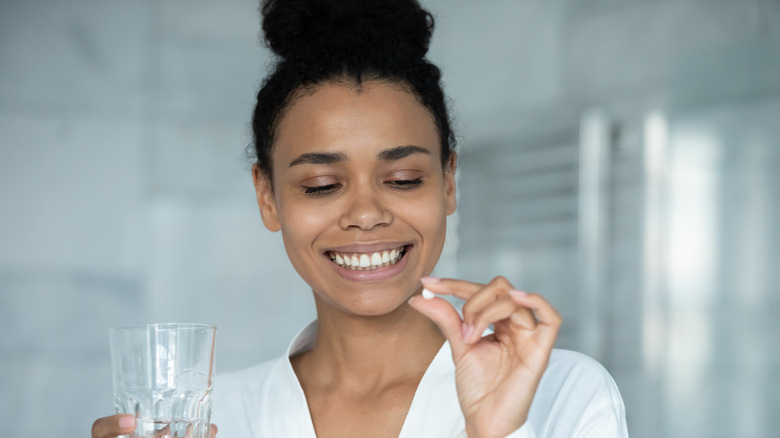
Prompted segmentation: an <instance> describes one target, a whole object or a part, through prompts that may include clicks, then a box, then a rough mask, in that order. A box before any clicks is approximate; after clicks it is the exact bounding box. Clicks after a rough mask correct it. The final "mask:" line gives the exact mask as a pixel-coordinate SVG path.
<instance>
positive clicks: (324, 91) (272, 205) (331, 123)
mask: <svg viewBox="0 0 780 438" xmlns="http://www.w3.org/2000/svg"><path fill="white" fill-rule="evenodd" d="M454 162H455V160H454V157H453V160H452V163H454ZM253 174H254V176H255V187H256V189H257V195H258V203H259V205H260V210H261V213H262V216H263V221H264V223H265V225H266V227H268V228H269V229H270V230H272V231H277V230H281V232H282V238H283V240H284V246H285V249H286V251H287V255H288V256H289V258H290V261H291V262H292V264H293V266H294V267H295V269H296V270H297V271H298V274H299V275H300V276H301V277H302V278H303V279H304V280H305V281H306V283H308V284H309V285H310V286H311V287H312V289H313V290H314V292H315V293H316V294H317V296H318V298H319V300H320V301H321V303H324V304H327V305H329V306H331V307H332V308H335V309H338V310H340V311H342V312H346V313H349V314H354V315H382V314H386V313H389V312H391V311H393V310H395V309H397V308H399V306H401V305H402V304H404V303H405V302H406V300H408V299H409V297H410V296H411V295H412V294H414V293H415V292H416V290H417V289H418V287H419V285H420V283H419V280H420V277H423V276H425V275H428V274H430V273H431V271H432V270H433V268H434V266H435V265H436V262H437V261H438V259H439V255H440V254H441V250H442V247H443V245H444V237H445V230H446V216H447V215H449V214H451V213H452V212H454V211H455V180H454V164H449V165H448V166H447V167H446V169H442V165H441V150H440V143H439V134H438V130H437V128H436V125H435V123H434V120H433V116H432V115H431V114H430V113H429V112H428V111H427V110H426V109H425V107H423V106H422V105H420V104H419V103H418V101H417V99H416V98H415V97H414V96H413V95H412V94H410V93H409V92H406V91H404V90H403V89H402V87H394V86H390V85H387V84H382V83H378V82H368V83H364V84H363V86H362V88H361V89H360V91H358V89H356V88H354V87H348V86H341V85H323V86H320V87H318V88H317V89H316V91H315V92H314V93H313V94H307V95H304V96H303V97H299V98H298V99H297V100H295V102H294V103H293V104H292V105H291V106H290V108H288V110H287V112H286V114H285V115H284V118H283V119H282V121H281V123H280V124H279V127H278V130H277V139H276V143H275V146H274V151H273V190H271V188H270V185H269V184H268V181H267V180H266V179H265V178H264V176H263V175H262V174H260V173H259V171H258V170H255V171H254V172H253Z"/></svg>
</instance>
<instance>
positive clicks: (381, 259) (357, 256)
mask: <svg viewBox="0 0 780 438" xmlns="http://www.w3.org/2000/svg"><path fill="white" fill-rule="evenodd" d="M407 249H408V245H404V246H401V247H398V248H394V249H390V250H384V251H375V252H363V253H361V252H354V253H343V252H337V251H328V252H327V253H325V255H326V256H327V257H328V258H329V259H330V260H331V261H332V262H333V263H335V264H337V265H338V266H340V267H342V268H344V269H349V270H352V271H375V270H377V269H381V268H384V267H386V266H390V265H394V264H396V263H398V261H399V260H401V258H403V256H404V255H405V254H406V251H407Z"/></svg>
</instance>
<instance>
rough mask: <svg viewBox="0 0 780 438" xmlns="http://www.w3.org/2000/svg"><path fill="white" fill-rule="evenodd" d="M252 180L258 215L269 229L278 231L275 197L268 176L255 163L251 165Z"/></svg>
mask: <svg viewBox="0 0 780 438" xmlns="http://www.w3.org/2000/svg"><path fill="white" fill-rule="evenodd" d="M252 181H253V182H254V184H255V194H256V195H257V206H258V207H260V216H261V217H262V218H263V224H264V225H265V227H266V228H268V229H269V230H270V231H279V230H280V229H281V228H282V226H281V224H280V223H279V214H278V212H277V210H276V198H275V197H274V190H273V187H272V186H271V180H270V176H268V175H266V174H265V173H264V172H263V171H262V170H260V167H259V166H258V165H257V163H255V164H253V165H252Z"/></svg>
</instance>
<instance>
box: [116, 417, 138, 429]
mask: <svg viewBox="0 0 780 438" xmlns="http://www.w3.org/2000/svg"><path fill="white" fill-rule="evenodd" d="M133 426H135V418H133V417H122V418H120V419H119V428H120V429H126V428H128V427H133Z"/></svg>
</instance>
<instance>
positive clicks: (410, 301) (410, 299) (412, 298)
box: [407, 297, 415, 305]
mask: <svg viewBox="0 0 780 438" xmlns="http://www.w3.org/2000/svg"><path fill="white" fill-rule="evenodd" d="M414 298H415V297H411V298H409V301H407V303H409V305H411V304H412V300H414Z"/></svg>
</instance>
